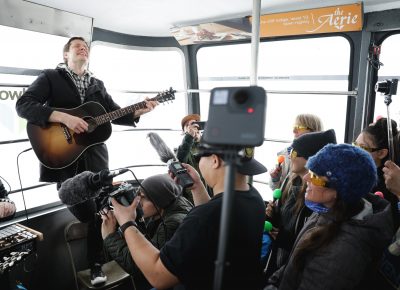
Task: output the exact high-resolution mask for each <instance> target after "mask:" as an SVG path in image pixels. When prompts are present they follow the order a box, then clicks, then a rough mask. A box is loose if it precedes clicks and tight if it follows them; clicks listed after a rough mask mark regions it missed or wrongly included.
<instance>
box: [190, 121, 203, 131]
mask: <svg viewBox="0 0 400 290" xmlns="http://www.w3.org/2000/svg"><path fill="white" fill-rule="evenodd" d="M192 125H197V126H198V127H199V131H202V130H204V126H205V125H206V122H205V121H199V122H193V123H192Z"/></svg>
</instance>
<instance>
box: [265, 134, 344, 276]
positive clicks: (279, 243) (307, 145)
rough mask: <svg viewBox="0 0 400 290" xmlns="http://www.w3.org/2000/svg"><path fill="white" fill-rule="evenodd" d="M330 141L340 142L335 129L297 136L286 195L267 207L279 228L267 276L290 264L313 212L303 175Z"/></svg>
mask: <svg viewBox="0 0 400 290" xmlns="http://www.w3.org/2000/svg"><path fill="white" fill-rule="evenodd" d="M327 144H336V135H335V131H334V130H333V129H331V130H327V131H323V132H312V133H306V134H304V135H301V136H300V137H298V138H297V139H295V140H294V141H293V143H292V145H291V147H292V150H291V153H290V159H291V169H290V170H291V173H290V174H289V175H288V176H287V177H286V179H285V180H284V182H283V184H282V187H281V191H282V196H281V198H280V199H279V200H278V201H277V204H276V205H274V203H272V202H269V204H268V206H267V218H268V219H270V220H271V221H272V224H273V226H274V227H275V230H274V232H273V233H272V236H273V237H275V241H274V243H273V247H272V252H271V258H270V259H269V263H268V265H266V277H267V278H268V276H269V275H271V274H272V273H273V272H274V271H276V270H277V269H279V268H281V267H283V266H284V265H285V264H286V263H287V260H288V258H289V254H290V252H291V250H292V247H293V244H294V242H295V240H296V237H297V235H298V233H299V232H300V230H301V228H302V227H303V225H304V223H305V221H306V220H307V218H308V217H309V216H310V215H311V214H312V211H311V210H310V209H308V208H307V207H306V206H305V205H304V194H305V192H306V182H305V181H304V180H303V177H304V175H305V174H306V173H307V172H308V171H307V168H306V167H305V165H306V162H307V160H308V158H309V157H311V156H312V155H314V154H316V153H317V152H318V151H319V150H320V149H322V148H323V147H324V146H325V145H327Z"/></svg>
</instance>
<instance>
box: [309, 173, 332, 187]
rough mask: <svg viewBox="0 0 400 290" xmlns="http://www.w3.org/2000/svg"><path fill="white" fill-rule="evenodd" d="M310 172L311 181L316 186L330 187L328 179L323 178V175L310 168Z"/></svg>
mask: <svg viewBox="0 0 400 290" xmlns="http://www.w3.org/2000/svg"><path fill="white" fill-rule="evenodd" d="M308 173H309V174H310V181H311V183H312V184H314V185H316V186H322V187H327V188H328V187H329V182H328V181H325V180H323V179H322V178H321V177H319V176H318V175H316V174H315V173H314V172H312V171H311V170H308Z"/></svg>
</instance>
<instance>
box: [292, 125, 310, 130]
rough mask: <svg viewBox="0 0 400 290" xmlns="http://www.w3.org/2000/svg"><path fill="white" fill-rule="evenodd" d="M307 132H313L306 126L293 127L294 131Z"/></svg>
mask: <svg viewBox="0 0 400 290" xmlns="http://www.w3.org/2000/svg"><path fill="white" fill-rule="evenodd" d="M306 130H309V131H311V129H310V128H308V127H306V126H301V125H294V126H293V131H306Z"/></svg>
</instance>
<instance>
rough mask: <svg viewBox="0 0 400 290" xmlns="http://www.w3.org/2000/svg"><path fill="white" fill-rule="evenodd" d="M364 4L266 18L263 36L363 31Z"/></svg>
mask: <svg viewBox="0 0 400 290" xmlns="http://www.w3.org/2000/svg"><path fill="white" fill-rule="evenodd" d="M362 16H363V12H362V5H361V3H357V4H350V5H342V6H334V7H325V8H318V9H309V10H302V11H296V12H287V13H278V14H270V15H263V16H261V19H260V36H261V37H274V36H285V35H301V34H318V33H332V32H344V31H359V30H362V25H363V17H362Z"/></svg>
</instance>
